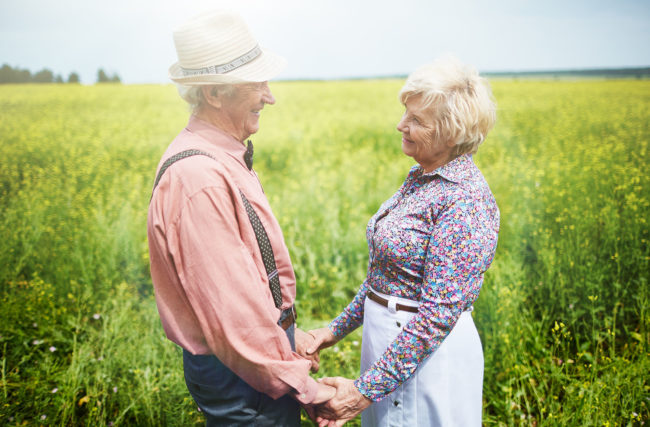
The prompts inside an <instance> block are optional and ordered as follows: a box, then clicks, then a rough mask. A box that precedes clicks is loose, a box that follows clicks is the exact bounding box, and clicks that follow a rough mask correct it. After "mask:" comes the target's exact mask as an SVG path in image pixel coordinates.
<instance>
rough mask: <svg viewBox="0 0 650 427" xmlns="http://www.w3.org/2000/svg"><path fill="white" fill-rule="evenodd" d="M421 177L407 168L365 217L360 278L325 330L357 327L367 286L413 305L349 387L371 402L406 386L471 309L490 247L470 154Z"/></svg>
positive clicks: (491, 219)
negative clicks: (364, 269)
mask: <svg viewBox="0 0 650 427" xmlns="http://www.w3.org/2000/svg"><path fill="white" fill-rule="evenodd" d="M423 172H424V171H423V169H422V168H421V167H420V166H419V165H416V166H414V167H413V168H411V170H410V171H409V174H408V176H407V178H406V181H404V183H403V184H402V186H401V187H400V189H399V190H398V191H397V192H396V193H395V194H394V195H393V196H392V197H391V198H390V199H388V200H387V201H386V202H384V204H382V205H381V207H380V208H379V211H378V212H377V213H376V214H375V215H374V216H373V217H372V218H370V221H369V222H368V228H367V231H366V236H367V239H368V249H369V251H370V254H369V255H370V256H369V263H368V274H367V277H366V280H365V281H364V282H363V283H362V284H361V287H360V288H359V292H358V293H357V295H356V296H355V297H354V299H353V300H352V301H351V302H350V304H349V305H348V306H347V307H346V308H345V309H344V310H343V312H342V313H341V314H340V315H339V316H338V317H337V318H336V319H334V320H333V321H332V322H331V323H330V324H329V328H330V330H331V331H332V332H333V333H334V335H335V336H337V337H343V336H344V335H347V334H348V333H350V332H351V331H352V330H354V329H355V328H357V327H358V326H360V325H361V324H362V323H363V304H364V300H365V297H366V293H367V291H368V289H369V288H372V289H375V290H377V291H379V292H382V293H384V294H388V295H395V296H398V297H402V298H407V299H411V300H416V301H418V302H419V308H418V313H417V314H416V315H415V316H414V317H413V318H412V320H411V321H410V322H409V323H408V324H406V325H405V326H404V327H403V329H402V331H401V332H400V334H399V335H398V336H397V338H396V339H395V340H394V341H393V342H392V344H391V345H390V346H389V347H388V348H387V349H386V351H385V352H384V354H383V355H382V356H381V357H380V358H379V359H377V360H376V361H375V362H374V364H373V365H372V366H371V367H370V368H369V369H368V370H367V371H366V372H363V373H362V374H361V376H360V377H359V378H358V379H357V380H356V381H355V385H356V387H357V389H359V391H360V392H361V393H362V394H363V395H365V396H366V397H368V398H369V399H371V400H373V401H378V400H381V399H383V398H384V397H386V395H388V394H389V393H391V392H392V391H393V390H395V389H396V388H397V387H399V386H400V385H401V384H402V383H403V382H404V381H406V380H408V379H409V378H410V377H411V375H413V373H414V372H415V370H416V369H417V367H418V365H419V364H420V363H421V362H423V361H424V360H425V359H426V358H427V357H428V356H429V355H431V354H432V353H433V352H434V351H435V350H436V349H437V348H438V346H439V345H440V343H442V341H443V340H444V339H445V337H446V336H447V334H448V333H449V332H450V331H451V330H452V328H453V327H454V325H455V324H456V321H457V320H458V318H459V317H460V315H461V314H462V312H463V311H464V310H466V309H469V308H470V307H471V306H472V304H473V303H474V301H475V300H476V298H477V297H478V294H479V291H480V290H481V284H482V283H483V273H485V271H486V270H487V269H488V267H489V266H490V264H491V263H492V260H493V258H494V253H495V250H496V246H497V235H498V232H499V209H498V207H497V205H496V201H495V200H494V196H493V195H492V192H491V191H490V188H489V186H488V184H487V182H486V181H485V178H483V174H481V172H480V171H479V169H478V168H477V167H476V165H475V164H474V161H473V159H472V155H471V154H465V155H462V156H460V157H457V158H456V159H454V160H452V161H451V162H449V163H447V164H446V165H444V166H442V167H440V168H438V169H436V170H435V171H433V172H430V173H423Z"/></svg>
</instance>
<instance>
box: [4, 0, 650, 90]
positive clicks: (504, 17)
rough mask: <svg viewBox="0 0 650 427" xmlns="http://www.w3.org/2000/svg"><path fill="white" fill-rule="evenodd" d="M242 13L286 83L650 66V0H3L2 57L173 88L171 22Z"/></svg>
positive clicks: (86, 78)
mask: <svg viewBox="0 0 650 427" xmlns="http://www.w3.org/2000/svg"><path fill="white" fill-rule="evenodd" d="M216 7H222V8H229V9H233V10H236V11H238V12H240V13H241V14H242V16H243V17H244V19H245V20H246V21H247V22H248V24H249V26H250V27H251V29H252V31H253V33H254V34H255V36H256V37H257V39H258V40H259V41H260V44H261V45H262V46H263V47H266V48H269V49H271V50H273V51H275V52H276V53H279V54H281V55H282V56H284V57H285V58H287V60H288V63H289V64H288V67H287V68H286V70H285V71H284V72H283V73H282V75H281V76H280V77H281V78H287V79H291V78H346V77H364V76H386V75H394V74H408V73H409V72H411V71H412V70H413V69H415V68H416V67H417V66H419V65H422V64H424V63H426V62H429V61H431V60H433V59H434V58H435V57H437V56H439V55H441V54H445V53H452V54H454V55H456V56H458V57H459V58H460V59H461V60H463V61H465V62H469V63H472V64H474V65H476V66H477V67H478V68H479V70H481V71H531V70H551V69H574V68H582V69H584V68H615V67H637V66H650V48H649V47H648V46H650V1H649V0H643V1H640V0H617V1H604V0H589V1H588V0H575V1H572V0H563V1H560V0H546V1H541V0H539V1H528V0H492V1H490V0H455V1H453V0H446V1H439V0H429V1H426V0H391V1H384V0H374V1H373V0H239V1H234V0H233V1H215V0H212V1H206V0H184V1H183V0H177V1H170V0H156V1H153V0H109V1H97V0H83V1H82V0H58V1H50V0H0V33H1V36H0V64H4V63H8V64H10V65H11V66H14V67H16V66H18V67H21V68H28V69H30V70H31V71H32V72H35V71H38V70H40V69H42V68H44V67H47V68H49V69H51V70H52V71H54V72H55V73H56V74H61V75H62V76H63V77H64V78H67V75H68V74H69V73H70V72H71V71H77V72H78V73H79V74H80V75H81V79H82V82H84V83H93V82H94V81H95V78H96V73H97V69H98V68H100V67H103V68H104V69H105V70H106V71H108V72H109V74H110V73H112V72H117V73H118V74H119V75H120V76H121V77H122V81H123V82H125V83H166V82H168V80H167V68H168V67H169V65H171V64H172V63H173V62H174V61H175V60H176V53H175V50H174V46H173V41H172V29H173V28H174V27H175V26H176V25H178V24H179V23H181V22H182V21H183V20H184V19H186V18H188V17H190V16H193V15H195V14H197V13H200V12H202V11H205V10H208V9H211V8H216Z"/></svg>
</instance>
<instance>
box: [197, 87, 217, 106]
mask: <svg viewBox="0 0 650 427" xmlns="http://www.w3.org/2000/svg"><path fill="white" fill-rule="evenodd" d="M201 91H202V92H203V99H205V103H206V104H208V105H211V106H212V107H214V108H221V96H220V95H221V94H220V93H219V90H218V89H217V87H216V86H203V87H201Z"/></svg>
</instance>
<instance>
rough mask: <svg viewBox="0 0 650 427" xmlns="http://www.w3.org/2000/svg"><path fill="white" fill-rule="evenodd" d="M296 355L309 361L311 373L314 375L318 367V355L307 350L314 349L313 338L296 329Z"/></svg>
mask: <svg viewBox="0 0 650 427" xmlns="http://www.w3.org/2000/svg"><path fill="white" fill-rule="evenodd" d="M295 338H296V353H298V354H299V355H301V356H302V357H304V358H305V359H309V361H310V362H311V371H312V372H314V373H316V372H318V368H319V367H320V355H319V354H318V352H309V351H308V350H309V349H311V348H312V347H314V336H313V335H311V334H308V333H307V332H305V331H303V330H302V329H299V328H296V335H295Z"/></svg>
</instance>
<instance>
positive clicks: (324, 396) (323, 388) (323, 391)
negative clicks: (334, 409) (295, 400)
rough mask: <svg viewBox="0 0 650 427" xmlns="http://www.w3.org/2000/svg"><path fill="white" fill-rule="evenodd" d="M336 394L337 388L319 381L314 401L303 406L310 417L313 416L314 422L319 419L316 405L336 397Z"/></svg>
mask: <svg viewBox="0 0 650 427" xmlns="http://www.w3.org/2000/svg"><path fill="white" fill-rule="evenodd" d="M335 394H336V389H335V388H334V387H331V386H328V385H325V384H323V383H320V382H319V383H318V391H317V392H316V397H314V401H313V402H311V403H309V404H306V405H302V407H303V408H304V409H305V411H307V415H309V418H311V419H312V420H313V421H314V422H318V421H317V415H316V407H317V405H319V404H323V403H325V402H327V401H328V400H330V399H331V398H333V397H334V395H335Z"/></svg>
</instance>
